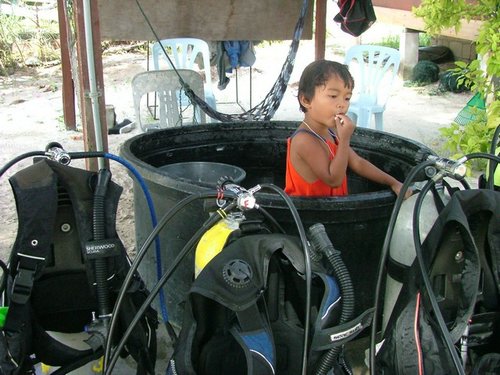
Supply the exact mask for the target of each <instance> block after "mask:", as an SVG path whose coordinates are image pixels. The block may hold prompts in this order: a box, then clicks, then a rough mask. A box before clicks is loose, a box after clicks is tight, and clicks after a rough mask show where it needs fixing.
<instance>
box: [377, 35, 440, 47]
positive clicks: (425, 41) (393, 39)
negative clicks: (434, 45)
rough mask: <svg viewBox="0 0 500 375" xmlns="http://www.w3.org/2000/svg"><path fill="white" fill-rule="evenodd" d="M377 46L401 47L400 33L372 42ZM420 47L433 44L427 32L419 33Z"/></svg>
mask: <svg viewBox="0 0 500 375" xmlns="http://www.w3.org/2000/svg"><path fill="white" fill-rule="evenodd" d="M372 44H375V45H377V46H385V47H390V48H394V49H399V35H388V36H384V37H383V38H382V40H381V41H378V42H375V43H372ZM418 45H419V47H427V46H430V45H431V36H430V35H428V34H426V33H420V34H418Z"/></svg>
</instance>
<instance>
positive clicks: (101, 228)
mask: <svg viewBox="0 0 500 375" xmlns="http://www.w3.org/2000/svg"><path fill="white" fill-rule="evenodd" d="M110 180H111V172H110V171H109V170H107V169H101V170H100V171H99V174H98V177H97V184H96V187H95V192H94V210H93V231H94V241H99V240H104V239H105V238H106V222H105V210H104V202H105V198H106V191H107V188H108V183H109V181H110ZM94 271H95V281H96V286H97V303H98V304H97V306H98V308H99V316H100V317H105V316H107V315H109V314H110V313H111V308H110V299H109V291H108V286H107V278H108V269H107V259H106V258H100V259H95V260H94Z"/></svg>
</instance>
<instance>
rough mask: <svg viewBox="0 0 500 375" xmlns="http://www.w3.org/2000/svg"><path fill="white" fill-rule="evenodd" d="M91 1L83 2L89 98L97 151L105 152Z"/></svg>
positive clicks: (102, 162)
mask: <svg viewBox="0 0 500 375" xmlns="http://www.w3.org/2000/svg"><path fill="white" fill-rule="evenodd" d="M90 12H91V10H90V0H83V20H84V25H85V46H86V49H87V65H88V71H89V85H90V92H89V97H90V101H91V104H92V118H93V120H94V132H95V145H96V150H97V151H104V143H103V140H102V126H101V118H100V116H99V93H98V91H97V83H96V77H95V62H94V46H93V37H92V19H91V16H90ZM98 165H99V169H103V168H105V162H104V158H99V159H98Z"/></svg>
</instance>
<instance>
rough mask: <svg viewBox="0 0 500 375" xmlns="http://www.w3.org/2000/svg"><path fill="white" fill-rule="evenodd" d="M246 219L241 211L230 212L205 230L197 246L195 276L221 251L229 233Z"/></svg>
mask: <svg viewBox="0 0 500 375" xmlns="http://www.w3.org/2000/svg"><path fill="white" fill-rule="evenodd" d="M243 219H244V217H243V215H242V214H241V213H230V214H229V215H228V216H227V217H226V218H224V219H221V220H219V222H217V224H215V225H214V226H213V227H212V228H210V229H209V230H208V231H206V232H205V234H204V235H203V236H202V237H201V239H200V241H199V242H198V246H196V252H195V256H194V277H195V278H196V277H198V275H199V274H200V272H201V271H202V270H203V268H205V266H206V265H207V264H208V263H209V262H210V261H211V260H212V259H213V258H214V257H215V256H216V255H217V254H219V253H220V252H221V250H222V249H223V248H224V245H225V244H226V241H227V238H228V237H229V235H230V234H231V233H232V232H233V231H235V230H236V229H238V228H239V227H240V222H241V221H242V220H243Z"/></svg>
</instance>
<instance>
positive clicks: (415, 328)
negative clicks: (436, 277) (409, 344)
mask: <svg viewBox="0 0 500 375" xmlns="http://www.w3.org/2000/svg"><path fill="white" fill-rule="evenodd" d="M419 313H420V292H418V293H417V303H416V305H415V321H414V324H413V334H414V336H415V343H416V344H417V357H418V373H419V375H423V374H424V366H423V359H422V348H421V346H420V335H419V332H418V318H419Z"/></svg>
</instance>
